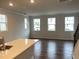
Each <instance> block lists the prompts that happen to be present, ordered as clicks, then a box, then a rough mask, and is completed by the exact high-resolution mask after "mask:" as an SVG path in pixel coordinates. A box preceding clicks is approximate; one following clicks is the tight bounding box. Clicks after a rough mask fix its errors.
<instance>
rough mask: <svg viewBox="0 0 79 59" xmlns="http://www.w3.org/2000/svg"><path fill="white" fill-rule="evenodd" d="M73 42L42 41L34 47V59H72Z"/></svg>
mask: <svg viewBox="0 0 79 59" xmlns="http://www.w3.org/2000/svg"><path fill="white" fill-rule="evenodd" d="M72 53H73V41H60V40H40V41H39V42H38V43H36V44H35V45H34V59H72Z"/></svg>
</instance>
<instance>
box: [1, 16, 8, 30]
mask: <svg viewBox="0 0 79 59" xmlns="http://www.w3.org/2000/svg"><path fill="white" fill-rule="evenodd" d="M0 31H7V17H6V16H5V15H0Z"/></svg>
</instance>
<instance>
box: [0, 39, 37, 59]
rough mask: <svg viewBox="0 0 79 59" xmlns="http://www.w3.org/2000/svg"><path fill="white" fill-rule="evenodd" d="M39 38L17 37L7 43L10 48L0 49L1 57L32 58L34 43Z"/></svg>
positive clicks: (6, 58)
mask: <svg viewBox="0 0 79 59" xmlns="http://www.w3.org/2000/svg"><path fill="white" fill-rule="evenodd" d="M37 41H38V40H37V39H17V40H14V41H11V42H8V43H6V45H9V46H12V47H11V48H10V49H5V50H4V51H0V59H24V58H25V59H28V58H29V59H30V58H31V57H32V55H33V46H32V45H33V44H35V43H36V42H37Z"/></svg>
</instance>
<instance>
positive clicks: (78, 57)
mask: <svg viewBox="0 0 79 59" xmlns="http://www.w3.org/2000/svg"><path fill="white" fill-rule="evenodd" d="M73 59H79V39H78V40H77V43H76V45H75V48H74V52H73Z"/></svg>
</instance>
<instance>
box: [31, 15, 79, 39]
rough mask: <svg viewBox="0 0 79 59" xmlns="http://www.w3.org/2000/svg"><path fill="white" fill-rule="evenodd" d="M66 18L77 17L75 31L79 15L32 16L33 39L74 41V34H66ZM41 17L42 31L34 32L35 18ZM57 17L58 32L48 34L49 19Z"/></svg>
mask: <svg viewBox="0 0 79 59" xmlns="http://www.w3.org/2000/svg"><path fill="white" fill-rule="evenodd" d="M65 16H75V29H76V26H77V23H78V14H58V15H50V16H49V15H43V16H31V17H30V21H31V38H48V39H64V40H73V33H74V32H65V31H64V17H65ZM36 17H40V19H41V31H39V32H35V31H33V18H36ZM48 17H56V31H55V32H48V31H47V27H48V26H47V18H48Z"/></svg>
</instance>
